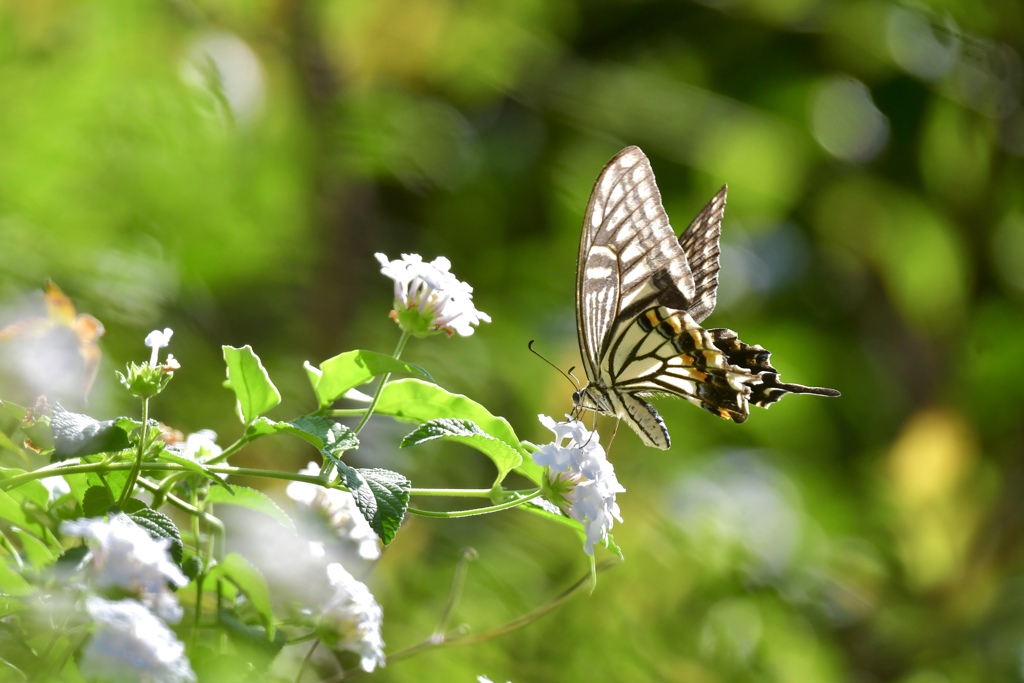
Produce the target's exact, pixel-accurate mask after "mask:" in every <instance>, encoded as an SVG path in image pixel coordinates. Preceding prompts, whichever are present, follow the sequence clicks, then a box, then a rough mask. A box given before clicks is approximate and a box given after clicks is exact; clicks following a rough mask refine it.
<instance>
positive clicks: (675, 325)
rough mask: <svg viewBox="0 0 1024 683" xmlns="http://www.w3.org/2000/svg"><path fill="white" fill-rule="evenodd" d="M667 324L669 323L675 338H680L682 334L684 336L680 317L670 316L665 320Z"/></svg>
mask: <svg viewBox="0 0 1024 683" xmlns="http://www.w3.org/2000/svg"><path fill="white" fill-rule="evenodd" d="M665 322H666V323H668V325H669V327H671V328H672V336H673V337H678V336H679V335H680V334H682V332H683V324H682V323H681V322H679V316H678V315H670V316H669V317H668V318H665Z"/></svg>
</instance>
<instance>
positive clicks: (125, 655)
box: [79, 596, 196, 683]
mask: <svg viewBox="0 0 1024 683" xmlns="http://www.w3.org/2000/svg"><path fill="white" fill-rule="evenodd" d="M85 608H86V610H88V612H89V616H91V617H92V619H93V623H94V624H95V627H96V630H95V632H94V633H93V636H92V638H91V639H90V640H89V643H88V644H87V645H86V646H85V649H84V651H83V652H82V661H81V664H80V665H79V672H80V673H81V674H82V676H83V677H84V678H87V679H94V678H95V679H101V680H104V681H116V682H117V683H121V682H122V681H123V682H125V683H128V682H130V681H146V682H147V683H192V682H193V681H195V680H196V675H195V673H194V672H193V671H192V667H191V665H190V664H189V661H188V658H187V657H186V656H185V646H184V645H183V644H182V643H181V641H179V640H178V638H177V637H176V636H175V635H174V633H173V632H172V631H171V629H169V628H167V625H166V624H164V622H163V621H161V620H160V619H159V618H157V617H156V615H154V614H153V613H152V612H150V611H149V610H148V609H146V608H145V607H144V606H142V605H141V604H139V603H138V602H136V601H135V600H104V599H103V598H99V597H96V596H90V597H89V598H87V599H86V601H85Z"/></svg>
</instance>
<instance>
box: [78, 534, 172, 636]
mask: <svg viewBox="0 0 1024 683" xmlns="http://www.w3.org/2000/svg"><path fill="white" fill-rule="evenodd" d="M60 530H61V533H63V534H65V535H66V536H76V537H78V538H81V539H84V540H85V541H86V542H87V544H88V546H89V554H88V555H87V556H86V558H85V560H84V562H83V564H84V565H85V568H86V571H87V573H88V576H89V579H90V581H91V585H92V586H93V588H95V589H96V590H100V591H102V590H105V589H109V588H119V589H121V590H123V591H125V592H127V593H129V594H131V595H133V596H136V597H138V598H139V600H140V601H141V602H142V604H144V605H145V606H146V607H148V608H150V609H152V610H153V611H155V612H156V613H157V614H158V615H159V616H160V617H161V618H163V619H164V620H166V621H169V622H171V623H177V622H178V620H180V619H181V615H182V609H181V606H180V605H179V604H178V600H177V598H175V597H174V593H172V592H171V591H170V589H169V588H168V587H167V584H168V583H172V584H174V585H176V586H179V587H181V586H186V585H188V579H187V578H186V577H185V575H184V574H182V573H181V570H180V569H179V568H178V565H176V564H174V562H173V561H172V560H171V558H170V556H169V555H168V553H167V548H168V546H169V545H170V543H171V542H170V539H166V538H161V539H155V538H153V537H152V536H150V535H149V533H148V532H147V531H146V530H145V529H143V528H142V527H140V526H139V525H137V524H135V522H133V521H132V520H131V519H129V518H128V517H127V516H125V515H117V516H115V517H112V518H111V519H110V521H106V520H104V519H103V518H101V517H97V518H93V519H86V518H82V519H77V520H74V521H66V522H64V523H63V524H61V526H60Z"/></svg>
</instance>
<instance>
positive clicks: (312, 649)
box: [295, 638, 320, 683]
mask: <svg viewBox="0 0 1024 683" xmlns="http://www.w3.org/2000/svg"><path fill="white" fill-rule="evenodd" d="M319 644H320V639H319V638H318V639H316V640H314V641H313V644H312V645H311V646H310V647H309V651H308V652H306V656H305V657H303V658H302V663H301V664H299V670H298V671H297V672H295V683H299V682H300V681H301V680H302V674H304V673H306V666H307V665H308V664H309V660H310V659H312V658H313V653H314V652H315V651H316V647H317V645H319Z"/></svg>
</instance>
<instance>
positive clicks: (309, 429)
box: [246, 415, 359, 457]
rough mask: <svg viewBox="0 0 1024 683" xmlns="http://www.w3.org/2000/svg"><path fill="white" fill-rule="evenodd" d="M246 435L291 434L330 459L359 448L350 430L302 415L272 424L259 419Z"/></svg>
mask: <svg viewBox="0 0 1024 683" xmlns="http://www.w3.org/2000/svg"><path fill="white" fill-rule="evenodd" d="M246 434H247V435H249V436H256V435H263V434H292V435H294V436H297V437H299V438H302V439H305V440H306V441H308V442H309V443H311V444H313V445H314V446H316V448H317V449H318V450H319V451H321V452H322V453H324V454H325V455H326V454H328V453H329V454H330V455H331V457H341V454H342V453H344V452H345V451H353V450H355V449H357V448H359V439H358V438H356V435H355V433H354V432H353V431H352V430H351V429H349V428H348V427H346V426H345V425H342V424H338V423H337V422H335V421H333V420H329V419H327V418H326V417H322V416H320V415H304V416H302V417H299V418H296V419H294V420H291V421H290V422H274V421H273V420H270V419H268V418H265V417H261V418H259V419H257V420H256V421H255V422H253V423H252V424H251V425H249V428H248V429H247V430H246Z"/></svg>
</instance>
